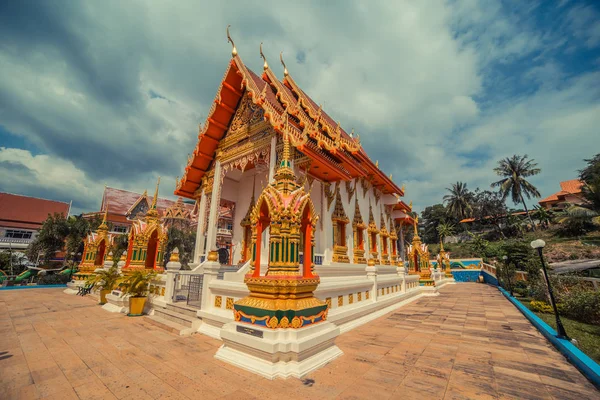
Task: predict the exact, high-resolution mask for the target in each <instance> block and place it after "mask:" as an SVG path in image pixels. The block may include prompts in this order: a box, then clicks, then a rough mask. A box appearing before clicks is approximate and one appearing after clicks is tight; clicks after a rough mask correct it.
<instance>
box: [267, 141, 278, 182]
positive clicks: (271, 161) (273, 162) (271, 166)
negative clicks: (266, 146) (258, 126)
mask: <svg viewBox="0 0 600 400" xmlns="http://www.w3.org/2000/svg"><path fill="white" fill-rule="evenodd" d="M276 164H277V135H273V137H272V138H271V156H270V157H269V183H271V182H273V179H275V165H276Z"/></svg>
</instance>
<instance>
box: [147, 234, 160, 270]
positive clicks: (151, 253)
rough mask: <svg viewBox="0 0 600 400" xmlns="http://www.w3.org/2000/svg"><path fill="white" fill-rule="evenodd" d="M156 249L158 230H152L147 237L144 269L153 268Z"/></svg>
mask: <svg viewBox="0 0 600 400" xmlns="http://www.w3.org/2000/svg"><path fill="white" fill-rule="evenodd" d="M157 249H158V230H156V229H155V230H154V232H152V235H150V239H148V250H147V251H146V264H145V267H146V269H154V264H155V261H156V250H157Z"/></svg>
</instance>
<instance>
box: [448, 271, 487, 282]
mask: <svg viewBox="0 0 600 400" xmlns="http://www.w3.org/2000/svg"><path fill="white" fill-rule="evenodd" d="M480 273H481V271H479V270H478V269H465V270H462V271H461V270H452V276H453V277H454V280H455V281H456V282H477V278H479V275H480Z"/></svg>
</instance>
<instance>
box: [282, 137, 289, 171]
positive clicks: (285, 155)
mask: <svg viewBox="0 0 600 400" xmlns="http://www.w3.org/2000/svg"><path fill="white" fill-rule="evenodd" d="M284 161H285V162H286V164H289V162H290V138H289V137H288V133H287V132H284V133H283V155H282V160H281V162H282V163H283V162H284Z"/></svg>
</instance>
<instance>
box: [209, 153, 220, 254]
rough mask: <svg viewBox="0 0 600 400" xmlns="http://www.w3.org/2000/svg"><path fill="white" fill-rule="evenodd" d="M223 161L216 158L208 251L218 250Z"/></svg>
mask: <svg viewBox="0 0 600 400" xmlns="http://www.w3.org/2000/svg"><path fill="white" fill-rule="evenodd" d="M220 189H221V161H220V160H219V159H217V160H215V169H214V175H213V187H212V193H211V198H210V212H209V214H208V232H207V234H206V240H207V243H206V253H207V259H208V253H210V252H212V251H215V252H216V251H217V227H218V222H219V221H218V219H219V207H220V203H221V201H220V200H221V199H220V197H221V196H220V194H221V190H220Z"/></svg>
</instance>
